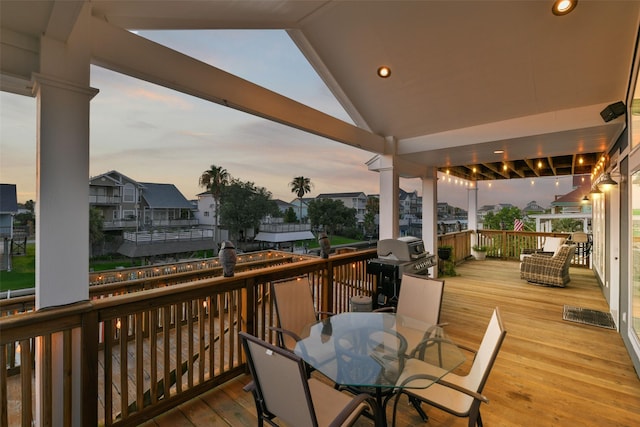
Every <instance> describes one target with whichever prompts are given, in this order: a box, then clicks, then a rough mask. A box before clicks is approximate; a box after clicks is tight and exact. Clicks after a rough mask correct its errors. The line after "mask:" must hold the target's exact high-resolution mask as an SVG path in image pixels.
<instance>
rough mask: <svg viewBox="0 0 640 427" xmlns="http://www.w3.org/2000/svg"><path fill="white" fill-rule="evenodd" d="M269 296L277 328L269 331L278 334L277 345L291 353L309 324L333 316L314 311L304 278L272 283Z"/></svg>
mask: <svg viewBox="0 0 640 427" xmlns="http://www.w3.org/2000/svg"><path fill="white" fill-rule="evenodd" d="M271 295H272V296H273V300H274V303H275V308H276V315H277V317H278V326H277V327H272V328H271V329H272V330H274V331H276V332H277V334H278V345H279V346H280V347H282V348H285V349H288V350H290V351H293V349H294V348H295V346H296V343H297V342H298V341H300V339H301V338H304V337H305V336H306V335H307V333H306V330H307V328H308V327H309V326H310V325H311V324H313V323H315V322H316V321H318V320H319V319H320V318H321V317H329V316H332V315H333V313H329V312H323V311H316V309H315V306H314V305H313V295H312V294H311V284H310V283H309V278H308V277H306V276H301V277H296V278H293V279H287V280H283V281H279V282H273V283H272V284H271Z"/></svg>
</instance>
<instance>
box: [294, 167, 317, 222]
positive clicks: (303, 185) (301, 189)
mask: <svg viewBox="0 0 640 427" xmlns="http://www.w3.org/2000/svg"><path fill="white" fill-rule="evenodd" d="M312 185H313V184H311V178H305V177H304V176H296V177H295V178H293V181H291V182H290V183H289V187H291V192H292V193H296V195H297V196H298V201H299V202H300V223H302V198H303V197H304V195H305V194H307V193H309V192H311V187H312Z"/></svg>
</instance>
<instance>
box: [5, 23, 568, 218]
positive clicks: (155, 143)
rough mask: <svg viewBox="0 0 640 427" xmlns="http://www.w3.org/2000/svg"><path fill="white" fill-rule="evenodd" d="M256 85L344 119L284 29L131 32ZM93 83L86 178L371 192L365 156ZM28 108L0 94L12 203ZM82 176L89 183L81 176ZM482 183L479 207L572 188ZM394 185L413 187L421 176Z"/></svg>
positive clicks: (154, 89)
mask: <svg viewBox="0 0 640 427" xmlns="http://www.w3.org/2000/svg"><path fill="white" fill-rule="evenodd" d="M139 34H140V35H141V36H143V37H146V38H149V39H151V40H153V41H155V42H158V43H160V44H163V45H165V46H168V47H171V48H174V49H176V50H180V51H182V52H184V53H186V54H188V55H190V56H193V57H194V58H197V59H199V60H201V61H204V62H207V63H209V64H211V65H214V66H216V67H218V68H221V69H223V70H225V71H228V72H230V73H232V74H235V75H237V76H239V77H242V78H244V79H247V80H249V81H251V82H253V83H256V84H258V85H261V86H264V87H266V88H268V89H271V90H273V91H276V92H278V93H281V94H283V95H285V96H287V97H289V98H292V99H295V100H296V101H300V102H302V103H305V104H307V105H310V106H311V107H313V108H316V109H318V110H321V111H323V112H325V113H327V114H331V115H333V116H335V117H337V118H340V119H342V120H345V121H348V122H351V120H350V119H349V117H348V116H347V114H346V113H345V112H344V110H343V109H342V108H341V106H340V105H339V103H338V102H337V101H336V100H335V99H334V98H333V96H332V95H331V93H330V91H329V90H328V89H327V88H326V86H325V85H324V83H323V82H322V80H321V79H320V78H319V77H318V76H317V75H316V73H315V72H314V70H313V69H312V67H311V66H310V65H309V64H308V63H307V62H306V60H305V59H304V57H303V56H302V54H301V53H300V52H299V51H298V49H297V47H296V46H295V45H294V43H293V42H292V41H291V40H290V39H289V37H288V36H287V34H286V33H285V32H283V31H199V32H191V31H189V32H187V31H163V32H140V33H139ZM91 85H92V87H94V88H97V89H99V90H100V92H99V93H98V95H97V96H96V97H95V98H94V99H93V100H92V102H91V124H90V126H91V153H90V156H91V164H90V175H91V176H95V175H99V174H101V173H104V172H107V171H110V170H114V169H115V170H118V171H119V172H121V173H123V174H125V175H127V176H129V177H131V178H133V179H135V180H137V181H141V182H157V183H173V184H175V185H176V186H177V187H178V189H180V191H181V192H182V193H183V194H184V195H185V197H187V198H189V199H191V198H195V195H196V194H198V193H199V192H201V191H203V189H202V188H200V187H198V178H199V176H200V174H201V172H202V171H204V170H206V169H208V168H209V166H210V165H211V164H215V165H217V166H222V167H224V168H225V169H227V171H228V172H229V173H230V174H231V175H232V176H233V177H236V178H239V179H241V180H243V181H253V182H255V183H256V185H259V186H262V187H265V188H267V190H269V191H271V193H273V197H274V198H278V199H283V200H286V201H290V200H292V199H294V198H295V194H293V193H291V191H290V188H289V186H288V183H289V182H291V180H292V179H293V177H295V176H300V175H302V176H305V177H309V178H311V182H312V183H313V189H312V192H311V193H310V194H309V195H308V196H312V197H313V196H316V195H318V194H320V193H333V192H345V191H362V192H364V193H366V194H377V193H378V192H379V185H378V174H377V173H375V172H370V171H368V170H367V167H366V165H365V162H366V161H367V160H369V159H370V158H371V157H373V154H372V153H369V152H366V151H362V150H358V149H356V148H352V147H349V146H346V145H343V144H339V143H337V142H334V141H331V140H327V139H324V138H321V137H318V136H315V135H311V134H308V133H305V132H302V131H299V130H296V129H291V128H288V127H286V126H283V125H280V124H277V123H273V122H270V121H267V120H264V119H262V118H259V117H254V116H251V115H248V114H246V113H242V112H238V111H235V110H232V109H229V108H226V107H222V106H218V105H216V104H211V103H209V102H205V101H203V100H200V99H198V98H194V97H190V96H187V95H183V94H180V93H178V92H174V91H172V90H169V89H166V88H163V87H160V86H155V85H152V84H149V83H147V82H144V81H140V80H136V79H133V78H130V77H127V76H124V75H120V74H117V73H114V72H111V71H108V70H105V69H102V68H99V67H92V70H91ZM35 160H36V102H35V99H33V98H28V97H21V96H17V95H12V94H7V93H4V92H1V93H0V181H1V182H3V183H10V184H17V189H18V200H19V201H20V202H24V201H26V200H29V199H33V200H35V199H36V194H35V177H36V171H35ZM87 179H88V177H87ZM558 184H559V185H556V180H555V179H536V180H534V181H533V182H532V181H531V180H508V181H500V182H494V183H492V185H491V187H489V186H488V183H486V182H481V183H479V192H478V199H479V200H478V202H479V204H480V205H484V204H496V203H512V204H514V205H516V206H519V207H524V206H525V205H526V203H528V202H529V201H532V200H536V201H537V202H538V203H539V204H541V205H542V206H548V205H549V203H551V201H553V199H554V196H555V195H558V194H564V193H567V192H569V191H570V190H571V183H570V178H569V177H565V178H561V179H560V180H559V181H558ZM401 187H402V188H403V189H405V190H408V191H412V190H414V189H419V188H420V183H419V180H402V181H401ZM438 194H439V197H438V199H439V201H446V202H449V203H450V204H452V205H454V206H458V207H462V208H466V206H467V201H466V200H467V190H466V187H464V186H463V185H461V184H456V183H455V180H452V182H448V181H446V180H441V181H440V182H439V185H438Z"/></svg>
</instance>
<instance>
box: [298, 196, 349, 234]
mask: <svg viewBox="0 0 640 427" xmlns="http://www.w3.org/2000/svg"><path fill="white" fill-rule="evenodd" d="M309 220H310V221H311V225H312V226H313V227H315V228H320V229H323V230H325V231H326V232H327V234H333V233H336V232H339V231H341V230H343V229H345V228H349V227H351V228H355V226H356V210H355V209H353V208H347V207H346V206H345V205H344V203H342V200H333V199H319V200H312V201H311V202H310V203H309Z"/></svg>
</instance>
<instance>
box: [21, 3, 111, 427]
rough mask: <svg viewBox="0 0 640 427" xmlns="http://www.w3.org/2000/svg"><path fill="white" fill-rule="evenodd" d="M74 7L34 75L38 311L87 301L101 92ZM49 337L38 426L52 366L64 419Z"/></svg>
mask: <svg viewBox="0 0 640 427" xmlns="http://www.w3.org/2000/svg"><path fill="white" fill-rule="evenodd" d="M76 6H78V7H80V8H82V11H81V12H80V13H79V14H78V17H77V18H78V19H77V21H75V22H73V21H64V22H58V24H60V25H61V26H60V27H56V28H57V29H59V30H60V31H57V32H56V31H54V33H55V34H54V35H55V36H56V37H58V38H57V39H56V38H52V37H47V36H42V37H41V39H40V71H41V74H35V75H33V80H34V88H33V94H34V96H35V97H36V98H37V104H38V109H37V114H38V118H37V126H38V131H37V142H36V146H37V159H36V218H37V220H38V226H37V227H36V310H41V309H44V308H48V307H55V306H63V305H69V304H73V303H77V302H80V301H86V300H88V299H89V105H90V101H91V99H92V98H93V97H94V96H95V95H96V94H97V93H98V91H97V90H96V89H92V88H91V87H89V83H90V64H91V61H90V52H89V42H90V32H89V27H88V25H87V23H88V18H90V16H91V11H90V8H89V7H88V6H87V5H86V4H77V5H76ZM52 25H53V24H52ZM63 28H64V29H66V30H67V31H62V29H63ZM67 36H68V37H67ZM65 37H67V38H66V40H65V39H64V38H65ZM71 336H72V337H73V338H72V342H71V349H70V351H71V360H72V366H73V369H72V372H71V373H70V376H71V378H70V381H71V393H72V395H71V399H72V409H71V411H72V412H71V414H70V416H71V425H72V426H81V424H82V402H83V384H82V382H81V379H82V378H81V376H80V370H79V367H80V365H81V360H82V359H81V348H82V347H81V344H82V343H81V342H80V339H79V338H80V336H81V333H80V330H79V329H75V330H73V331H72V333H71ZM51 338H52V339H51V358H50V360H46V358H47V353H46V350H47V349H46V348H45V346H44V338H43V337H40V338H38V342H37V345H36V384H35V386H36V411H35V412H36V413H35V422H36V425H43V422H44V417H43V410H44V408H43V405H44V396H43V393H44V390H45V388H44V383H45V381H46V382H48V381H49V380H48V379H46V378H44V377H43V375H44V373H45V372H47V369H46V366H47V364H50V367H51V372H52V378H51V383H50V386H51V391H52V393H51V403H52V406H51V409H52V414H51V416H52V424H53V425H63V424H64V423H65V414H64V405H63V398H64V396H65V393H66V392H68V391H69V390H65V388H64V385H65V383H66V382H68V381H69V378H67V375H69V373H68V372H65V370H64V364H63V359H64V357H63V356H64V348H65V342H64V338H63V334H62V333H56V334H53V335H52V337H51Z"/></svg>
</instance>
